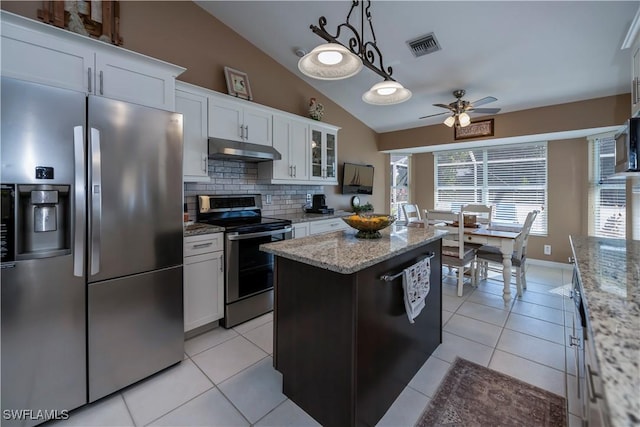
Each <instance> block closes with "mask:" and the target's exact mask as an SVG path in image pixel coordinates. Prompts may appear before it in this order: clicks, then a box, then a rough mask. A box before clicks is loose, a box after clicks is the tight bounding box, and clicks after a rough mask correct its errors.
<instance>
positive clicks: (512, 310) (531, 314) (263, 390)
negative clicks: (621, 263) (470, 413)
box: [52, 264, 578, 427]
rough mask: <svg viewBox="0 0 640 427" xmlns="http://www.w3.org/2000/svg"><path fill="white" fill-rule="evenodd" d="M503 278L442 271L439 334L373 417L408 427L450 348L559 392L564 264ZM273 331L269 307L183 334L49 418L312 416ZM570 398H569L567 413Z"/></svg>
mask: <svg viewBox="0 0 640 427" xmlns="http://www.w3.org/2000/svg"><path fill="white" fill-rule="evenodd" d="M501 277H502V276H501V275H498V274H496V275H492V276H490V277H489V279H487V280H486V281H482V282H481V283H480V284H479V286H478V287H477V288H472V287H470V286H468V285H465V288H464V295H463V296H462V297H457V296H456V287H455V282H454V281H453V280H450V279H445V281H444V284H443V325H444V326H443V329H444V331H443V343H442V344H441V345H440V346H439V347H438V348H437V349H436V351H435V352H434V354H433V355H432V356H431V357H430V358H429V359H428V360H427V362H426V363H425V364H424V366H423V367H422V368H421V369H420V370H419V371H418V373H417V374H416V375H415V377H414V378H413V379H412V380H411V382H410V383H409V385H408V386H407V387H406V388H405V390H404V391H403V392H402V393H401V394H400V396H398V398H397V399H396V401H395V403H394V404H393V405H392V406H391V408H389V410H388V411H387V413H386V414H385V416H384V417H383V418H382V419H381V420H380V422H379V423H378V426H393V427H405V426H413V425H414V423H415V422H416V421H417V419H418V417H419V416H420V414H421V413H422V411H423V410H424V408H425V406H426V405H427V403H428V402H429V400H430V399H431V397H432V396H433V395H434V394H435V392H436V390H437V388H438V385H439V383H440V381H441V380H442V378H443V377H444V375H445V373H446V372H447V370H448V368H449V366H450V364H451V362H452V361H453V360H454V358H455V357H456V356H460V357H464V358H466V359H468V360H471V361H474V362H476V363H479V364H481V365H484V366H488V367H489V368H492V369H495V370H497V371H501V372H504V373H506V374H508V375H512V376H514V377H517V378H519V379H521V380H523V381H526V382H528V383H531V384H534V385H536V386H538V387H542V388H544V389H547V390H550V391H552V392H554V393H557V394H559V395H562V396H566V391H565V370H566V369H568V370H569V373H570V374H571V373H573V374H575V368H574V367H573V359H572V357H573V356H572V354H573V349H572V348H571V347H568V346H567V342H568V338H567V336H568V331H569V328H568V326H567V325H569V326H570V325H571V316H572V313H571V312H567V313H566V314H565V312H564V311H563V293H562V290H563V285H566V284H569V283H570V282H571V270H569V269H568V268H566V269H564V268H557V267H549V266H548V265H544V266H541V265H532V264H530V265H529V267H528V270H527V280H528V289H527V290H526V291H525V292H524V295H523V296H522V298H519V299H515V298H513V299H512V301H511V302H509V303H506V304H505V303H504V301H503V299H502V285H501V283H500V280H501ZM512 295H513V296H515V285H512ZM568 307H569V308H568V310H571V306H570V305H568ZM565 319H566V320H565ZM272 331H273V315H272V313H269V314H267V315H264V316H262V317H259V318H257V319H254V320H251V321H249V322H247V323H244V324H242V325H239V326H237V327H236V328H233V329H228V330H227V329H223V328H217V329H215V330H213V331H210V332H207V333H205V334H202V335H199V336H197V337H195V338H192V339H190V340H188V341H186V343H185V352H186V353H185V357H184V360H183V362H182V363H180V364H179V365H176V366H174V367H171V368H169V369H166V370H165V371H163V372H160V373H158V374H156V375H154V376H153V377H151V378H148V379H146V380H144V381H141V382H139V383H137V384H134V385H132V386H130V387H128V388H126V389H124V390H122V391H121V392H119V393H115V394H113V395H111V396H108V397H106V398H104V399H102V400H100V401H98V402H96V403H94V404H92V405H88V406H85V407H83V408H80V409H78V410H76V411H74V412H72V413H71V417H70V418H69V419H68V420H65V421H62V422H55V423H52V425H56V426H57V425H60V426H63V425H75V426H134V425H135V426H146V425H151V426H225V427H226V426H250V425H251V426H278V427H281V426H296V427H299V426H313V425H319V424H318V423H316V422H315V421H314V420H313V419H312V418H311V417H310V416H309V415H307V414H306V413H305V412H304V411H303V410H302V409H300V408H299V407H298V406H297V405H296V404H295V403H293V402H292V401H290V400H289V399H287V397H286V396H285V395H283V394H282V392H281V389H282V378H281V375H280V374H279V373H278V372H277V371H275V370H274V369H273V366H272V365H273V361H272V353H273V340H272ZM569 384H570V385H569V394H570V395H572V390H573V387H572V385H573V382H570V383H569ZM573 406H574V399H573V398H570V412H571V411H572V410H571V408H572V407H573ZM569 425H570V426H573V425H578V419H577V417H575V416H574V415H571V414H570V418H569Z"/></svg>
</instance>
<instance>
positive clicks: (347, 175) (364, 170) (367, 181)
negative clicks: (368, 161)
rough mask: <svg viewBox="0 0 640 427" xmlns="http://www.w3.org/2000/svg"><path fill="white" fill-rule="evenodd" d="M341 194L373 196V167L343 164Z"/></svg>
mask: <svg viewBox="0 0 640 427" xmlns="http://www.w3.org/2000/svg"><path fill="white" fill-rule="evenodd" d="M342 194H373V166H371V165H357V164H355V163H345V164H344V169H343V172H342Z"/></svg>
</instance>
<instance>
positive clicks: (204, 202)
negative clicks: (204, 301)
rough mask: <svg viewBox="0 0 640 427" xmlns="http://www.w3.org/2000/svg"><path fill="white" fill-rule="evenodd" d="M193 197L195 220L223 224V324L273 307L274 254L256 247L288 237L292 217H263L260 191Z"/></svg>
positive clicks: (238, 321)
mask: <svg viewBox="0 0 640 427" xmlns="http://www.w3.org/2000/svg"><path fill="white" fill-rule="evenodd" d="M196 199H197V213H196V221H197V222H203V223H206V224H212V225H218V226H221V227H224V228H225V284H224V299H225V301H224V302H225V306H224V319H223V320H222V322H221V323H222V326H224V327H225V328H231V327H233V326H235V325H237V324H239V323H242V322H245V321H247V320H250V319H253V318H254V317H257V316H260V315H262V314H264V313H268V312H269V311H271V310H273V265H274V263H273V255H271V254H268V253H266V252H261V251H260V249H259V247H260V245H261V244H263V243H270V242H278V241H281V240H285V239H290V238H291V230H292V228H291V221H288V220H283V219H276V218H267V217H263V216H262V212H261V197H260V195H259V194H242V195H222V196H210V195H199V196H197V197H196Z"/></svg>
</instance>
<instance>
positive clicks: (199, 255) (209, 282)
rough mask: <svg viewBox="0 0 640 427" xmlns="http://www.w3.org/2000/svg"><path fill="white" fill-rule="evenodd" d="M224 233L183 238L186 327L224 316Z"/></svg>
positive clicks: (185, 329) (195, 326)
mask: <svg viewBox="0 0 640 427" xmlns="http://www.w3.org/2000/svg"><path fill="white" fill-rule="evenodd" d="M223 244H224V238H223V233H213V234H203V235H198V236H188V237H185V238H184V331H185V332H188V331H190V330H192V329H195V328H197V327H199V326H203V325H206V324H207V323H211V322H214V321H216V320H219V319H221V318H222V317H223V316H224V251H223V248H224V246H223Z"/></svg>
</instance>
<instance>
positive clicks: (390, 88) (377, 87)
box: [362, 80, 411, 105]
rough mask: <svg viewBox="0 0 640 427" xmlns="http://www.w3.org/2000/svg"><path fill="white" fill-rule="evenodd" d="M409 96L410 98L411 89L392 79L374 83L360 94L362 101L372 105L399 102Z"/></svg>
mask: <svg viewBox="0 0 640 427" xmlns="http://www.w3.org/2000/svg"><path fill="white" fill-rule="evenodd" d="M409 98H411V91H410V90H408V89H405V88H404V87H403V86H402V85H401V84H400V83H398V82H396V81H393V80H385V81H383V82H380V83H376V84H374V85H373V86H372V87H371V89H369V90H368V91H367V92H365V93H364V95H362V100H363V101H364V102H366V103H367V104H373V105H392V104H399V103H401V102H404V101H406V100H408V99H409Z"/></svg>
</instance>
